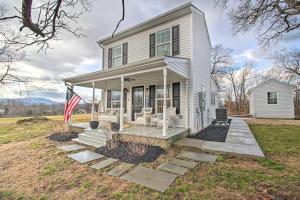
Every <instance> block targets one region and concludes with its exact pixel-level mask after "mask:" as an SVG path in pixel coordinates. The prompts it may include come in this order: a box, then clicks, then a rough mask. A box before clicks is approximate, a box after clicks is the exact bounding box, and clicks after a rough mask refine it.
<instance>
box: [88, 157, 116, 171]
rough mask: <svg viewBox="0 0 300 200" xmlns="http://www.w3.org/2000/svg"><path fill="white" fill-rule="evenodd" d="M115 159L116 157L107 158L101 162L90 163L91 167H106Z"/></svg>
mask: <svg viewBox="0 0 300 200" xmlns="http://www.w3.org/2000/svg"><path fill="white" fill-rule="evenodd" d="M117 161H118V159H113V158H108V159H106V160H103V161H101V162H98V163H96V164H94V165H92V166H91V168H94V169H102V168H105V167H107V166H109V165H111V164H113V163H115V162H117Z"/></svg>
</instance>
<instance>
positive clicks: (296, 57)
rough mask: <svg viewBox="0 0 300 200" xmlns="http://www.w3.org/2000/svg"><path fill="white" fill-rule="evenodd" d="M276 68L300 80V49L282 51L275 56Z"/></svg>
mask: <svg viewBox="0 0 300 200" xmlns="http://www.w3.org/2000/svg"><path fill="white" fill-rule="evenodd" d="M273 59H274V60H275V66H276V67H278V68H279V69H281V70H283V71H284V72H285V73H287V74H292V75H296V76H298V78H300V49H297V48H294V49H282V50H281V51H279V52H276V53H275V54H274V55H273Z"/></svg>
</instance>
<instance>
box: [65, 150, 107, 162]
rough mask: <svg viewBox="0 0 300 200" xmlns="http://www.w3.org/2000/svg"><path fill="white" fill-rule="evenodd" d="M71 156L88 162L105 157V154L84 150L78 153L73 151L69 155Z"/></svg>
mask: <svg viewBox="0 0 300 200" xmlns="http://www.w3.org/2000/svg"><path fill="white" fill-rule="evenodd" d="M68 157H69V158H72V159H74V160H76V161H78V162H80V163H87V162H90V161H92V160H96V159H99V158H103V157H104V156H103V155H101V154H98V153H95V152H92V151H82V152H78V153H73V154H69V155H68Z"/></svg>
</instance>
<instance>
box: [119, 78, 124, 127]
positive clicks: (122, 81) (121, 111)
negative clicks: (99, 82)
mask: <svg viewBox="0 0 300 200" xmlns="http://www.w3.org/2000/svg"><path fill="white" fill-rule="evenodd" d="M123 99H124V76H121V100H120V131H123V111H124V109H123Z"/></svg>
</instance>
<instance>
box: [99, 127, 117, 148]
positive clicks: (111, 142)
mask: <svg viewBox="0 0 300 200" xmlns="http://www.w3.org/2000/svg"><path fill="white" fill-rule="evenodd" d="M102 131H103V134H104V135H105V138H106V147H107V148H108V149H109V150H112V149H116V148H117V147H118V140H117V138H116V137H114V132H112V131H111V130H110V129H109V128H106V127H104V128H103V129H102Z"/></svg>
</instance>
